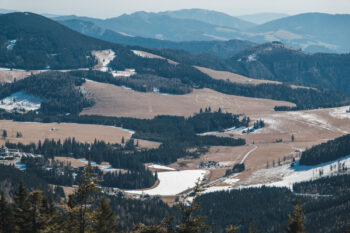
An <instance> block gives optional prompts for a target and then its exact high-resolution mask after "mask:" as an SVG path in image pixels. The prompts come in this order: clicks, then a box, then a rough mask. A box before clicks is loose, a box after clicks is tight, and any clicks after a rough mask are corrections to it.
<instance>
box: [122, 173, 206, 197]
mask: <svg viewBox="0 0 350 233" xmlns="http://www.w3.org/2000/svg"><path fill="white" fill-rule="evenodd" d="M206 173H207V171H205V170H183V171H170V172H159V173H158V179H159V185H158V186H157V187H155V188H153V189H149V190H143V191H140V190H137V191H127V192H128V193H130V194H148V195H151V196H157V195H160V196H174V195H177V194H179V193H181V192H183V191H185V190H187V189H190V188H193V187H194V186H195V184H196V182H197V180H198V179H200V180H202V179H203V177H204V175H205V174H206Z"/></svg>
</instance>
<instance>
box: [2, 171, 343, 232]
mask: <svg viewBox="0 0 350 233" xmlns="http://www.w3.org/2000/svg"><path fill="white" fill-rule="evenodd" d="M90 169H91V167H87V168H85V171H84V174H83V175H82V179H81V181H80V182H79V185H78V188H77V189H76V190H75V192H74V193H73V194H72V195H70V196H69V198H68V201H66V202H61V203H60V205H57V204H55V203H54V202H53V201H52V199H50V198H47V197H46V196H45V195H42V193H41V191H39V190H34V191H31V192H28V191H27V189H26V188H25V186H24V184H23V182H20V183H19V187H18V189H17V192H15V193H14V194H13V195H11V196H9V197H5V195H4V193H2V194H1V195H0V196H1V198H0V215H1V217H2V218H0V223H1V224H0V231H1V232H17V231H18V232H27V231H28V229H30V232H40V231H44V232H72V233H75V232H80V233H85V232H94V233H95V232H96V233H100V232H101V233H102V232H104V233H106V232H108V233H112V232H117V231H119V230H124V231H127V232H132V233H147V232H156V233H183V232H191V233H201V232H203V233H204V232H208V231H215V232H227V233H240V232H267V233H269V232H282V231H283V230H284V232H286V233H305V232H323V233H338V232H339V233H343V232H345V231H346V230H347V229H348V221H349V218H350V211H349V205H348V203H349V202H350V200H349V195H347V196H345V195H337V196H334V197H330V198H328V197H327V198H320V199H313V198H309V197H300V196H298V197H296V196H295V195H294V194H293V193H292V192H290V191H289V190H288V189H283V188H267V187H262V188H253V189H242V190H235V191H231V192H216V193H210V194H205V195H200V196H198V191H199V186H197V187H195V191H194V194H195V197H197V198H195V200H194V202H193V203H192V205H190V206H181V205H179V206H178V211H176V209H175V208H169V207H168V206H166V205H165V204H164V203H162V202H161V201H160V200H159V199H156V198H155V199H148V200H143V201H141V200H130V199H128V198H124V197H123V195H122V194H121V193H120V194H118V195H117V196H116V197H110V200H108V198H107V197H106V196H104V195H101V192H100V191H101V190H99V189H98V188H97V182H98V180H97V179H96V177H95V176H94V175H93V173H92V172H91V170H90ZM334 178H335V179H337V178H336V177H334ZM327 185H328V184H327ZM338 185H339V184H337V185H332V187H337V186H338ZM346 186H347V187H348V186H349V184H348V183H347V184H346ZM8 200H10V201H12V202H13V204H9V201H8ZM295 203H297V204H296V205H294V204H295ZM111 206H112V207H111ZM293 206H295V207H294V208H293ZM113 210H114V211H113ZM289 213H290V214H289ZM204 214H205V215H204ZM204 216H207V217H204ZM223 216H225V217H223ZM287 216H288V219H287ZM161 219H162V220H161ZM155 222H156V223H155ZM211 223H213V224H211ZM145 224H146V225H145ZM148 224H150V225H148ZM24 230H26V231H24Z"/></svg>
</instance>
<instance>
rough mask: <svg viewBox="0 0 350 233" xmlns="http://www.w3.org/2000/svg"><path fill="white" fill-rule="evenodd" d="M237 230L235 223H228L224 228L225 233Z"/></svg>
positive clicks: (232, 232) (233, 232) (234, 232)
mask: <svg viewBox="0 0 350 233" xmlns="http://www.w3.org/2000/svg"><path fill="white" fill-rule="evenodd" d="M237 230H238V227H237V226H235V225H230V226H229V227H228V228H226V233H236V231H237Z"/></svg>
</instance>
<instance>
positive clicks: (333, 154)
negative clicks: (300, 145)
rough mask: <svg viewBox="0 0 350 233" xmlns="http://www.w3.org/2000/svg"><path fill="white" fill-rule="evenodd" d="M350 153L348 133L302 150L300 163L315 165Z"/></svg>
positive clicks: (349, 136) (349, 135)
mask: <svg viewBox="0 0 350 233" xmlns="http://www.w3.org/2000/svg"><path fill="white" fill-rule="evenodd" d="M348 155H350V134H348V135H345V136H342V137H339V138H336V139H334V140H330V141H328V142H325V143H322V144H320V145H317V146H314V147H312V148H310V149H308V150H306V151H304V152H303V154H302V155H301V159H300V164H301V165H317V164H321V163H325V162H330V161H333V160H336V159H339V158H343V157H345V156H348Z"/></svg>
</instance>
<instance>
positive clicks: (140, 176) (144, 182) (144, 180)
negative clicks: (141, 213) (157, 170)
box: [101, 170, 158, 189]
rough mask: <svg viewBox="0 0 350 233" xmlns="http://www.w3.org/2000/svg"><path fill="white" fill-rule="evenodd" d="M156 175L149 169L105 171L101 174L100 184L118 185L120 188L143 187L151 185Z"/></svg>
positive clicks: (107, 185)
mask: <svg viewBox="0 0 350 233" xmlns="http://www.w3.org/2000/svg"><path fill="white" fill-rule="evenodd" d="M157 179H158V175H157V174H155V175H153V173H152V172H151V171H149V170H141V171H137V172H136V171H126V172H125V173H123V172H118V173H117V172H107V173H106V174H104V175H103V181H102V182H101V185H102V186H104V187H118V188H121V189H144V188H150V187H152V186H153V185H154V184H155V182H156V181H157Z"/></svg>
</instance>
